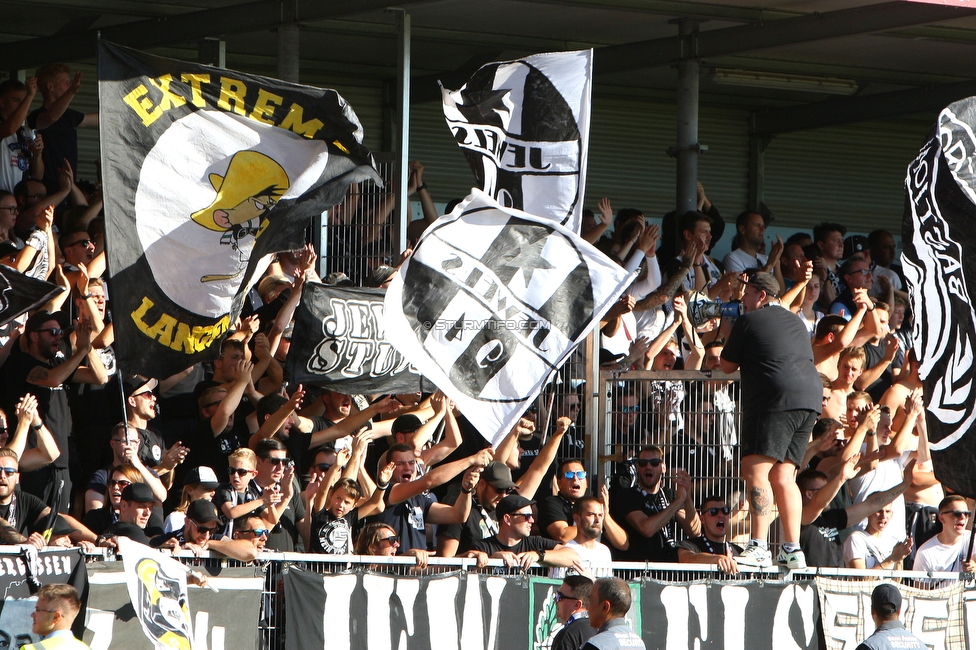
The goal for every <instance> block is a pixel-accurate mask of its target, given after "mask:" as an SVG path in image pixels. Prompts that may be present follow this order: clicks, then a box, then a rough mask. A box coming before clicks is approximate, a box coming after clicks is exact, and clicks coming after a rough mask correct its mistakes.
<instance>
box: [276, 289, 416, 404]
mask: <svg viewBox="0 0 976 650" xmlns="http://www.w3.org/2000/svg"><path fill="white" fill-rule="evenodd" d="M384 296H386V289H355V288H352V287H332V286H328V285H325V284H319V283H317V282H306V283H305V286H304V288H303V289H302V301H301V303H299V305H298V309H297V310H295V329H294V331H293V333H292V338H291V348H290V349H289V351H288V361H287V363H286V365H285V378H286V379H287V380H288V382H289V383H291V384H312V385H317V386H324V387H326V388H329V389H332V390H335V391H338V392H340V393H344V394H346V395H354V394H356V393H412V392H415V391H419V390H427V389H430V385H429V382H424V381H423V378H422V377H421V376H420V375H419V374H418V373H417V370H416V369H415V368H413V367H412V366H411V365H410V362H409V361H407V360H406V359H405V358H404V356H403V355H402V354H400V352H398V351H397V349H396V348H394V347H393V344H392V343H390V342H389V340H387V337H386V319H385V318H384V316H383V298H384Z"/></svg>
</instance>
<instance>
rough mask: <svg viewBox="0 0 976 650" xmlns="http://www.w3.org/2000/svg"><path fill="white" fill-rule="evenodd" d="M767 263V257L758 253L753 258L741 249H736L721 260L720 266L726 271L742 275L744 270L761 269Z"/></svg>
mask: <svg viewBox="0 0 976 650" xmlns="http://www.w3.org/2000/svg"><path fill="white" fill-rule="evenodd" d="M768 261H769V257H767V256H766V255H763V254H762V253H759V254H758V255H756V256H755V257H753V256H752V255H750V254H749V253H747V252H745V251H744V250H742V249H741V248H736V249H735V250H734V251H732V252H731V253H729V254H728V255H726V256H725V259H724V260H722V264H724V265H725V270H726V271H735V272H736V273H742V272H743V271H745V270H746V269H761V268H762V267H764V266H766V262H768Z"/></svg>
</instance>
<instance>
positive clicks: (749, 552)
mask: <svg viewBox="0 0 976 650" xmlns="http://www.w3.org/2000/svg"><path fill="white" fill-rule="evenodd" d="M800 555H801V556H802V555H803V554H802V553H801V554H800ZM735 561H736V562H737V563H739V564H742V565H745V566H755V567H771V566H773V556H771V555H770V554H769V551H767V550H766V549H764V548H762V547H761V546H757V545H756V544H749V546H747V547H746V548H745V550H744V551H742V555H736V556H735Z"/></svg>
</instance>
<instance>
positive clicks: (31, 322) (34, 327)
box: [24, 309, 72, 334]
mask: <svg viewBox="0 0 976 650" xmlns="http://www.w3.org/2000/svg"><path fill="white" fill-rule="evenodd" d="M52 320H53V321H57V323H58V327H60V328H61V329H63V330H65V331H66V332H68V331H71V329H72V328H70V327H68V315H67V314H65V313H64V312H62V311H56V312H54V313H51V312H49V311H45V310H43V309H42V310H41V311H39V312H35V313H34V315H33V316H31V317H30V318H28V319H27V325H26V326H25V327H24V332H25V333H26V334H30V333H31V332H38V331H40V329H41V325H43V324H44V323H46V322H48V321H52Z"/></svg>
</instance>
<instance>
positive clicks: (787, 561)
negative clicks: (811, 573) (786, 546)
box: [776, 548, 807, 570]
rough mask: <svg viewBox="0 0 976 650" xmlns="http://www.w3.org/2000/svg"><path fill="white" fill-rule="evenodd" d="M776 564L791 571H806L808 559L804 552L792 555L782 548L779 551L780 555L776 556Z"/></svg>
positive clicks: (794, 552) (796, 552)
mask: <svg viewBox="0 0 976 650" xmlns="http://www.w3.org/2000/svg"><path fill="white" fill-rule="evenodd" d="M776 564H778V565H780V566H782V567H786V568H787V569H791V570H792V569H805V568H807V559H806V557H804V555H803V551H793V552H792V553H787V552H786V551H784V550H783V549H782V548H781V549H780V550H779V555H777V556H776Z"/></svg>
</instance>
